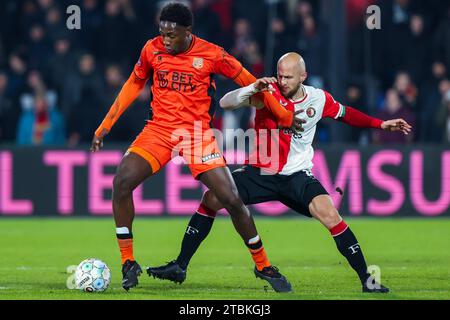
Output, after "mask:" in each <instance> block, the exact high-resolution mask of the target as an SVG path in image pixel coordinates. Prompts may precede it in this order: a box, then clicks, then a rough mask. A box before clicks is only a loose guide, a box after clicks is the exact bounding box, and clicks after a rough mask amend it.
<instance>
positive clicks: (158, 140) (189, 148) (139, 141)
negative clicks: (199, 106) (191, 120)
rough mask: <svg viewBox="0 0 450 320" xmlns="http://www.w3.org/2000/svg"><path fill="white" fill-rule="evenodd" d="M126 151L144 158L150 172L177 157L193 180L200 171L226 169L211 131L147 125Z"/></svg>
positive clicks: (156, 170) (157, 169)
mask: <svg viewBox="0 0 450 320" xmlns="http://www.w3.org/2000/svg"><path fill="white" fill-rule="evenodd" d="M128 152H133V153H135V154H138V155H139V156H141V157H142V158H144V159H145V160H146V161H147V162H148V163H149V164H150V166H151V168H152V171H153V173H156V172H158V171H159V170H160V169H161V168H162V167H164V166H165V165H166V163H168V162H169V161H170V160H171V159H172V158H174V157H177V156H182V157H183V158H184V160H185V161H186V162H187V164H188V166H189V169H190V170H191V173H192V175H193V177H194V178H196V179H198V175H199V174H201V173H203V172H206V171H208V170H211V169H214V168H218V167H225V166H226V162H225V159H224V157H223V155H222V152H221V151H220V149H219V147H218V146H217V142H216V139H215V137H214V134H213V132H212V130H204V129H201V130H189V129H184V128H179V129H173V128H172V129H169V128H167V127H163V126H160V125H156V124H154V123H152V122H148V123H147V124H146V125H145V127H144V129H143V130H142V131H141V133H140V134H139V135H138V136H137V137H136V139H135V140H134V142H133V143H132V144H131V146H130V147H129V149H128V150H127V153H128Z"/></svg>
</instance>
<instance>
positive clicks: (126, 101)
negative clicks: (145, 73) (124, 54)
mask: <svg viewBox="0 0 450 320" xmlns="http://www.w3.org/2000/svg"><path fill="white" fill-rule="evenodd" d="M146 82H147V80H145V79H141V78H139V77H137V76H136V74H135V73H134V71H133V72H132V73H131V75H130V77H129V78H128V80H127V81H126V82H125V84H124V85H123V86H122V89H121V90H120V93H119V95H118V96H117V98H116V100H115V101H114V103H113V104H112V106H111V108H110V109H109V111H108V113H107V114H106V117H105V119H103V121H102V123H101V124H100V126H99V127H98V128H97V130H95V134H94V138H93V139H92V144H91V149H90V150H91V151H92V152H96V151H98V150H99V149H100V148H101V147H103V138H104V137H105V136H106V135H107V134H108V132H109V131H110V130H111V128H112V126H113V125H114V123H115V122H116V121H117V120H118V119H119V118H120V116H121V115H122V113H123V112H124V111H125V110H126V109H127V108H128V107H129V106H130V105H131V103H132V102H133V101H134V100H135V99H136V98H137V97H138V96H139V94H140V92H141V91H142V89H143V88H144V87H145V83H146Z"/></svg>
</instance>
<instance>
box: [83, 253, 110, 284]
mask: <svg viewBox="0 0 450 320" xmlns="http://www.w3.org/2000/svg"><path fill="white" fill-rule="evenodd" d="M110 282H111V272H110V271H109V268H108V266H107V265H106V263H104V262H103V261H101V260H99V259H95V258H91V259H86V260H83V261H81V263H80V264H79V265H78V267H77V269H76V271H75V284H76V286H77V289H80V290H82V291H85V292H102V291H105V290H106V289H107V288H108V286H109V283H110Z"/></svg>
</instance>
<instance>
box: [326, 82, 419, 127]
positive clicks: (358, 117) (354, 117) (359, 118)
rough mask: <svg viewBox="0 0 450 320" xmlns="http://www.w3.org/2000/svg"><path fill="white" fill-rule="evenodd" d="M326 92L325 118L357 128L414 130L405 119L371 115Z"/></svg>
mask: <svg viewBox="0 0 450 320" xmlns="http://www.w3.org/2000/svg"><path fill="white" fill-rule="evenodd" d="M324 93H325V105H324V109H323V114H322V117H323V118H334V119H336V120H339V121H342V122H344V123H346V124H348V125H351V126H353V127H357V128H375V129H383V130H386V131H401V132H403V133H404V134H408V133H409V132H411V130H412V126H411V125H410V124H409V123H408V122H406V121H405V120H403V119H393V120H387V121H383V120H380V119H377V118H374V117H371V116H369V115H367V114H365V113H364V112H361V111H359V110H357V109H355V108H352V107H348V106H343V105H342V104H340V103H339V102H337V101H336V100H334V98H333V97H332V96H331V94H329V93H328V92H326V91H324Z"/></svg>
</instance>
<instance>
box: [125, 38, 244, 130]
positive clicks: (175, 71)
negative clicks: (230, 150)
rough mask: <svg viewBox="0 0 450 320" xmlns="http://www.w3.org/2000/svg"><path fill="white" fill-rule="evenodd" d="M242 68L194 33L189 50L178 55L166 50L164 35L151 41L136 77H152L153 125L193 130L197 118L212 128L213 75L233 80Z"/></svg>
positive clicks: (135, 69)
mask: <svg viewBox="0 0 450 320" xmlns="http://www.w3.org/2000/svg"><path fill="white" fill-rule="evenodd" d="M241 71H242V65H241V63H240V62H239V61H238V60H236V58H234V57H232V56H231V55H229V54H228V53H227V52H226V51H225V50H224V49H223V48H221V47H219V46H217V45H215V44H212V43H210V42H208V41H205V40H203V39H200V38H198V37H196V36H194V35H192V42H191V45H190V47H189V48H188V50H186V51H185V52H182V53H179V54H176V55H171V54H169V53H167V51H166V49H165V48H164V45H163V42H162V37H161V36H158V37H155V38H153V39H151V40H149V41H148V42H147V43H146V44H145V46H144V48H143V49H142V51H141V56H140V58H139V61H138V62H137V63H136V65H135V67H134V72H135V74H136V76H137V77H139V78H141V79H148V78H150V77H152V80H153V83H152V87H151V92H152V101H151V107H152V111H153V118H152V120H151V121H150V124H151V125H156V126H158V125H160V126H164V127H165V128H173V129H177V128H180V127H182V128H185V129H192V128H193V127H194V121H202V124H201V125H202V128H205V129H206V128H209V126H210V121H211V116H212V114H211V113H212V112H213V110H211V101H212V96H213V94H214V92H215V83H214V81H213V79H212V75H213V74H215V73H217V74H221V75H223V76H225V77H227V78H230V79H234V78H236V77H237V76H238V75H239V73H240V72H241Z"/></svg>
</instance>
